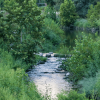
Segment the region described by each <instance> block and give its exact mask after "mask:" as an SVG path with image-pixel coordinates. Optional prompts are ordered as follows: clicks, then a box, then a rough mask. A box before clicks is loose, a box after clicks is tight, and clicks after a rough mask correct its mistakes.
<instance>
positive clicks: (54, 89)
mask: <svg viewBox="0 0 100 100" xmlns="http://www.w3.org/2000/svg"><path fill="white" fill-rule="evenodd" d="M62 59H63V58H62ZM58 60H59V58H57V57H53V56H52V57H50V58H48V59H47V62H45V64H39V65H37V66H35V68H33V69H31V70H30V71H29V72H28V75H29V77H30V80H31V81H33V82H34V83H35V84H36V86H37V89H38V91H39V92H40V93H41V94H42V95H44V96H45V97H47V96H50V98H51V100H56V99H57V96H56V95H57V94H58V93H60V92H61V91H62V90H65V91H70V89H71V84H70V83H68V82H67V81H66V80H65V79H63V78H64V77H65V74H66V72H65V71H64V70H62V71H58V70H57V68H58V67H59V66H60V64H61V61H58Z"/></svg>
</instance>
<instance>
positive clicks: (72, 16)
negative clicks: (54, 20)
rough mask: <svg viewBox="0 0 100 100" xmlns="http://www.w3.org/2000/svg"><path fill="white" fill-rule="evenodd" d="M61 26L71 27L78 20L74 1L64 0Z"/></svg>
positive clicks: (61, 7)
mask: <svg viewBox="0 0 100 100" xmlns="http://www.w3.org/2000/svg"><path fill="white" fill-rule="evenodd" d="M60 17H61V24H62V25H64V26H69V25H71V24H73V23H74V22H75V20H76V18H77V13H76V8H75V5H74V2H72V0H64V3H62V4H61V6H60Z"/></svg>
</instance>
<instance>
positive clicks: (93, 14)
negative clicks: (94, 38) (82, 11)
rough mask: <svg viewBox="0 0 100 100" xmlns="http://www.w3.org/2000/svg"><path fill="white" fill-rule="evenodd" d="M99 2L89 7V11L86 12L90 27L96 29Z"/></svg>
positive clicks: (99, 16) (99, 7)
mask: <svg viewBox="0 0 100 100" xmlns="http://www.w3.org/2000/svg"><path fill="white" fill-rule="evenodd" d="M99 9H100V2H97V5H95V6H93V5H90V9H89V10H88V14H87V18H88V20H89V23H90V25H91V26H92V27H96V26H97V25H99V24H98V20H99V18H100V14H99V13H100V11H99Z"/></svg>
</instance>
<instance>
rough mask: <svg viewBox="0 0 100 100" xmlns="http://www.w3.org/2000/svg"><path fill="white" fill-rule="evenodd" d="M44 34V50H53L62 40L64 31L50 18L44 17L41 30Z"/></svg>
mask: <svg viewBox="0 0 100 100" xmlns="http://www.w3.org/2000/svg"><path fill="white" fill-rule="evenodd" d="M42 31H43V32H44V33H45V34H44V35H43V37H44V43H43V44H42V46H43V49H42V51H44V52H50V51H52V50H53V51H55V49H57V46H59V44H60V43H61V42H63V40H64V31H63V30H61V29H60V27H59V25H58V24H57V23H56V22H55V21H54V20H52V19H50V18H45V19H44V27H43V30H42Z"/></svg>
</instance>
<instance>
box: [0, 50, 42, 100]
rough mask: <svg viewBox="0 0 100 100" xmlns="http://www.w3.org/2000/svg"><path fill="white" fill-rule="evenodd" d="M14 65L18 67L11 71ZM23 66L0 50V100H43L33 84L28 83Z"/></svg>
mask: <svg viewBox="0 0 100 100" xmlns="http://www.w3.org/2000/svg"><path fill="white" fill-rule="evenodd" d="M15 65H16V66H17V67H19V68H16V70H14V69H13V68H14V67H15ZM19 65H20V66H19ZM25 66H27V65H26V64H25V65H24V64H22V62H21V61H18V62H17V61H15V60H14V59H13V57H12V56H11V54H10V53H8V52H7V51H3V50H1V49H0V100H43V98H42V97H41V95H40V94H39V93H38V92H37V89H36V86H35V84H34V83H32V82H29V79H28V75H27V74H26V73H25V71H24V69H25ZM22 68H24V69H22Z"/></svg>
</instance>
